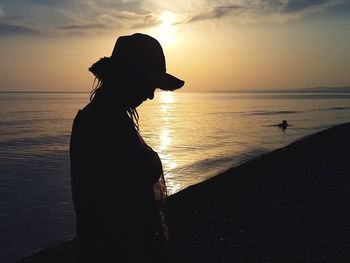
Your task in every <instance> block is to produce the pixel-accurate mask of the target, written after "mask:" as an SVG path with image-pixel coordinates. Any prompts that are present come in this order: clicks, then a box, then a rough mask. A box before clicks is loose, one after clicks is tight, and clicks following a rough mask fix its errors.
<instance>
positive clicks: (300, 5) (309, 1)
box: [285, 0, 337, 12]
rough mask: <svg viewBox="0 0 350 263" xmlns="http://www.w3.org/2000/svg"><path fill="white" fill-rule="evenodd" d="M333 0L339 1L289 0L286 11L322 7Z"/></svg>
mask: <svg viewBox="0 0 350 263" xmlns="http://www.w3.org/2000/svg"><path fill="white" fill-rule="evenodd" d="M332 2H337V1H330V0H290V1H288V4H287V6H286V9H285V11H286V12H298V11H301V10H305V9H308V8H313V7H315V6H317V7H322V6H327V5H329V4H330V3H332Z"/></svg>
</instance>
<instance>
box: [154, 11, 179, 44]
mask: <svg viewBox="0 0 350 263" xmlns="http://www.w3.org/2000/svg"><path fill="white" fill-rule="evenodd" d="M176 20H177V17H176V15H175V14H174V13H173V12H171V11H164V12H163V13H162V14H161V15H160V16H159V21H160V24H159V26H157V27H156V28H155V31H156V32H155V37H156V38H157V39H158V40H159V42H161V43H162V44H166V45H169V44H173V43H174V42H175V33H176V25H175V23H176Z"/></svg>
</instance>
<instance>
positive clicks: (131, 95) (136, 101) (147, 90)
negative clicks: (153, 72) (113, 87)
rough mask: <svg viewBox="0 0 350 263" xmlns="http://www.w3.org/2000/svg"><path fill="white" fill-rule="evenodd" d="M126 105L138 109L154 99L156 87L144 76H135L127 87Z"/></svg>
mask: <svg viewBox="0 0 350 263" xmlns="http://www.w3.org/2000/svg"><path fill="white" fill-rule="evenodd" d="M125 88H126V94H125V95H126V96H125V99H126V101H125V102H126V103H127V106H128V107H131V108H136V107H138V106H140V105H141V104H142V103H143V102H144V101H146V100H148V99H150V100H152V99H153V98H154V92H155V90H156V86H155V85H154V84H153V83H152V82H151V81H150V80H149V79H148V78H146V77H144V76H140V75H139V76H135V78H133V79H132V80H131V81H129V83H128V84H127V85H126V87H125Z"/></svg>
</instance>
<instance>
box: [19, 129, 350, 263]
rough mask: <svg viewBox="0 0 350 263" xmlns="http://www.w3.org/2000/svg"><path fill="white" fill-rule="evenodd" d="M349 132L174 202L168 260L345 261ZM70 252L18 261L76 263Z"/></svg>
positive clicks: (266, 158)
mask: <svg viewBox="0 0 350 263" xmlns="http://www.w3.org/2000/svg"><path fill="white" fill-rule="evenodd" d="M349 134H350V123H345V124H341V125H337V126H334V127H331V128H329V129H326V130H323V131H321V132H317V133H315V134H313V135H309V136H306V137H304V138H302V139H300V140H298V141H296V142H294V143H292V144H289V145H288V146H285V147H282V148H280V149H277V150H274V151H271V152H269V153H266V154H263V155H261V156H259V157H257V158H254V159H253V160H251V161H248V162H246V163H243V164H241V165H239V166H237V167H233V168H230V169H229V170H227V171H225V172H223V173H221V174H219V175H216V176H214V177H212V178H210V179H208V180H206V181H204V182H202V183H199V184H196V185H193V186H190V187H188V188H186V189H184V190H182V191H180V192H178V193H176V194H174V195H171V196H169V198H168V199H169V200H168V206H169V211H170V214H169V215H170V218H169V219H170V220H169V223H170V226H171V234H172V240H171V242H170V246H169V262H348V261H349V259H350V251H349V247H350V227H348V225H349V223H348V222H350V212H348V211H349V208H350V192H349V190H350V162H349V157H350V139H349ZM73 248H74V242H72V241H64V242H62V243H60V244H59V245H57V246H56V247H53V248H46V249H43V250H41V251H39V252H37V253H35V254H32V255H30V256H28V257H25V258H23V259H21V260H20V261H18V262H20V263H29V262H73V261H72V258H73V250H74V249H73ZM348 251H349V252H348Z"/></svg>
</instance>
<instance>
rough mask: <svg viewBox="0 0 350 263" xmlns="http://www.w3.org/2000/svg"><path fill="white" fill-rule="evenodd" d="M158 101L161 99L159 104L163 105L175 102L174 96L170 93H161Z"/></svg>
mask: <svg viewBox="0 0 350 263" xmlns="http://www.w3.org/2000/svg"><path fill="white" fill-rule="evenodd" d="M160 99H161V102H162V103H164V104H170V103H174V102H175V98H174V95H173V93H172V92H171V91H161V92H160Z"/></svg>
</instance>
